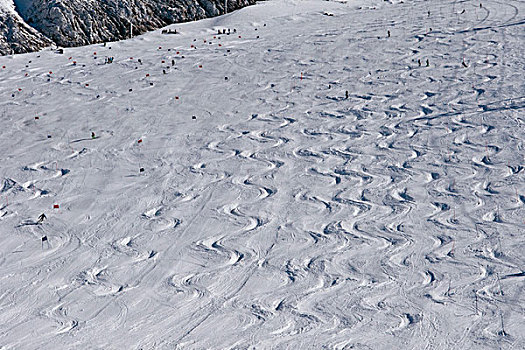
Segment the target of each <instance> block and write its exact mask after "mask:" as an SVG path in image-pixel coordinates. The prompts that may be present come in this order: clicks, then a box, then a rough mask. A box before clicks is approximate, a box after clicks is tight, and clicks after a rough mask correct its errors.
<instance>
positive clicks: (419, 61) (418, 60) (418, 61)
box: [417, 58, 421, 67]
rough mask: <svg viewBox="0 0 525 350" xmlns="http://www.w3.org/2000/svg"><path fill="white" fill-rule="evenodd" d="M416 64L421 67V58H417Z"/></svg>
mask: <svg viewBox="0 0 525 350" xmlns="http://www.w3.org/2000/svg"><path fill="white" fill-rule="evenodd" d="M417 64H419V66H420V67H421V60H420V59H419V58H418V59H417Z"/></svg>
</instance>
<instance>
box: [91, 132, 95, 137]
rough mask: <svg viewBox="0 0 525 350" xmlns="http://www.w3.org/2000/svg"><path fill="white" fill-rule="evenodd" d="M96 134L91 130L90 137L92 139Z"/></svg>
mask: <svg viewBox="0 0 525 350" xmlns="http://www.w3.org/2000/svg"><path fill="white" fill-rule="evenodd" d="M95 137H96V136H95V133H94V132H93V131H92V132H91V138H92V139H94V138H95Z"/></svg>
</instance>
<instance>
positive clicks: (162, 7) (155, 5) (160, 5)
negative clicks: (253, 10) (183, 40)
mask: <svg viewBox="0 0 525 350" xmlns="http://www.w3.org/2000/svg"><path fill="white" fill-rule="evenodd" d="M15 3H16V4H17V8H16V9H17V11H18V14H19V15H20V16H21V18H23V20H24V21H25V23H27V24H28V25H29V26H31V27H32V28H34V29H35V30H34V31H33V33H32V34H33V36H30V34H31V33H30V32H31V30H32V29H31V28H29V27H28V26H26V27H25V29H26V30H25V31H23V30H22V29H23V27H24V26H23V24H25V23H17V22H16V21H14V22H13V21H12V20H11V21H9V19H7V20H6V22H4V21H3V20H2V21H1V22H0V54H6V53H7V54H9V53H13V52H14V53H19V52H27V51H33V50H37V49H39V48H41V47H42V46H46V45H49V44H50V43H51V42H54V43H55V44H56V45H58V46H64V47H69V46H80V45H87V44H93V43H98V42H104V41H114V40H120V39H124V38H129V37H130V24H132V26H133V35H138V34H142V33H144V32H147V31H150V30H154V29H158V28H161V27H163V26H166V25H168V24H172V23H179V22H187V21H193V20H198V19H203V18H207V17H213V16H217V15H220V14H224V13H225V8H224V5H225V3H227V6H228V9H227V10H228V12H230V11H234V10H236V9H239V8H241V7H244V6H247V5H251V4H254V3H255V0H227V1H225V0H15ZM21 25H22V27H21ZM17 33H18V34H17ZM39 33H40V34H39ZM15 37H16V40H15ZM8 38H11V39H8ZM8 43H9V44H8ZM7 47H9V49H8V48H7Z"/></svg>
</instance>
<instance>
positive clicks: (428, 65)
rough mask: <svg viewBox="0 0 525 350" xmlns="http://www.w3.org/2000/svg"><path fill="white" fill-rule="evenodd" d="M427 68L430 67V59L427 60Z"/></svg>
mask: <svg viewBox="0 0 525 350" xmlns="http://www.w3.org/2000/svg"><path fill="white" fill-rule="evenodd" d="M427 67H430V62H429V60H428V58H427Z"/></svg>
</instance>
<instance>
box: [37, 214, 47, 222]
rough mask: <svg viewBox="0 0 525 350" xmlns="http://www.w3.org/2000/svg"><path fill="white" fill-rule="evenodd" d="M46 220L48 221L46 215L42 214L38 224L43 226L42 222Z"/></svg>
mask: <svg viewBox="0 0 525 350" xmlns="http://www.w3.org/2000/svg"><path fill="white" fill-rule="evenodd" d="M45 219H47V217H46V214H44V213H42V214H40V216H39V217H38V221H37V222H36V223H37V224H41V223H42V221H44V220H45Z"/></svg>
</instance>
